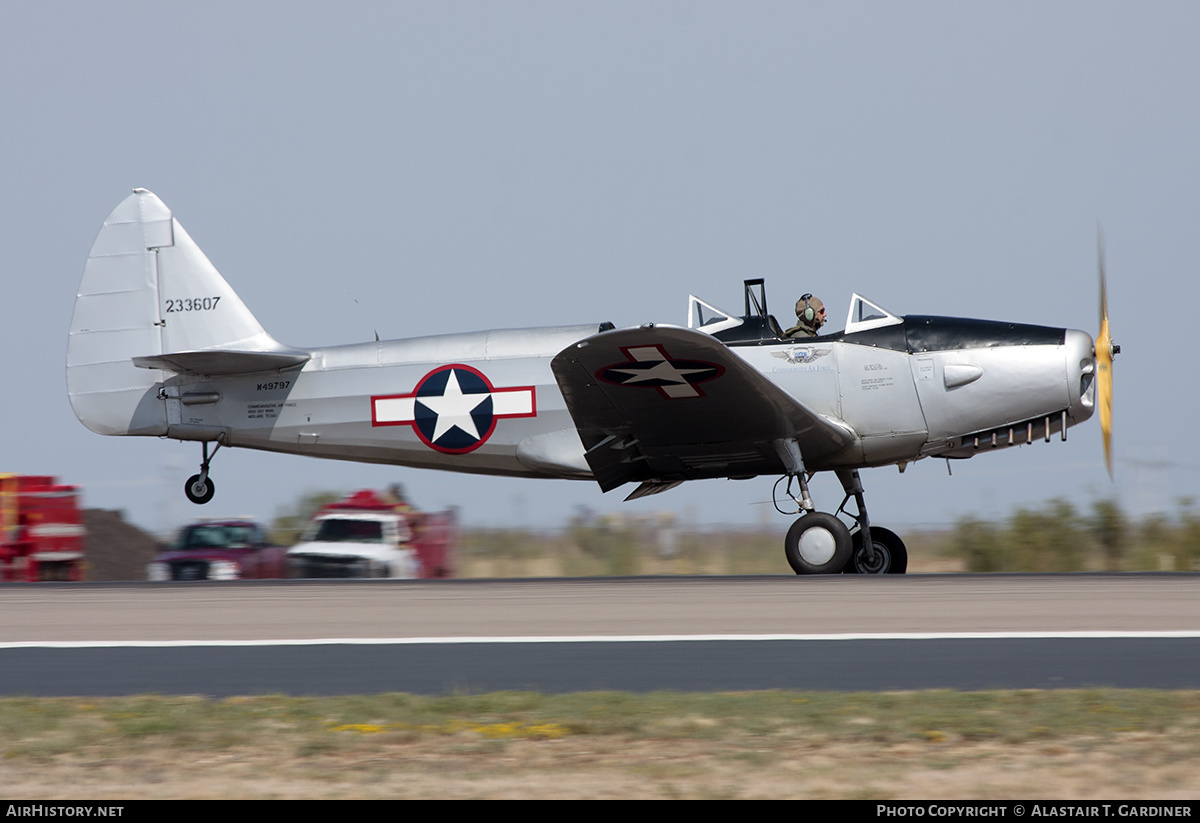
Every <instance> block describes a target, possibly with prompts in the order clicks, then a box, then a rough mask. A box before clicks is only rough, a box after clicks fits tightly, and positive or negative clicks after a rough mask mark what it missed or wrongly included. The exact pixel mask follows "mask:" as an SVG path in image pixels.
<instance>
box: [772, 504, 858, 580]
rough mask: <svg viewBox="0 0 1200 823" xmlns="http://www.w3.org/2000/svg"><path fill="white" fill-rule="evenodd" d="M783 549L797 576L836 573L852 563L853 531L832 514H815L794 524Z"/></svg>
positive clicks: (808, 515) (806, 516)
mask: <svg viewBox="0 0 1200 823" xmlns="http://www.w3.org/2000/svg"><path fill="white" fill-rule="evenodd" d="M783 546H784V552H785V553H786V554H787V560H788V565H790V566H791V567H792V571H794V572H795V573H796V574H837V573H838V572H840V571H841V570H842V569H843V568H844V567H845V566H846V563H847V562H848V561H849V560H850V551H851V541H850V530H849V529H847V528H846V524H845V523H843V522H842V521H841V520H838V519H837V518H836V517H834V516H833V515H832V514H825V513H824V512H812V513H810V514H806V515H804V516H803V517H801V518H800V519H799V520H797V521H796V522H795V523H793V524H792V527H791V528H790V529H788V533H787V538H786V539H785V540H784V544H783Z"/></svg>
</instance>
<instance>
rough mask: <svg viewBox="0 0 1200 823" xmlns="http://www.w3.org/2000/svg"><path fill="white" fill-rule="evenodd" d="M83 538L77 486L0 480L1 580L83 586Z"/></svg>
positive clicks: (39, 479) (12, 477)
mask: <svg viewBox="0 0 1200 823" xmlns="http://www.w3.org/2000/svg"><path fill="white" fill-rule="evenodd" d="M85 537H86V530H85V529H84V526H83V516H82V514H81V512H80V510H79V489H78V487H77V486H67V485H63V484H60V483H59V482H58V481H57V479H56V478H54V477H50V476H47V475H20V474H0V580H6V581H7V580H25V581H36V580H83V577H84V539H85Z"/></svg>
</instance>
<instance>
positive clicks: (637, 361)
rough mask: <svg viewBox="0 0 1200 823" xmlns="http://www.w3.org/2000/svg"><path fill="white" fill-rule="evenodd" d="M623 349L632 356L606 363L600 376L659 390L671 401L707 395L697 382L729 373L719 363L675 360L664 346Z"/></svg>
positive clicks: (598, 374)
mask: <svg viewBox="0 0 1200 823" xmlns="http://www.w3.org/2000/svg"><path fill="white" fill-rule="evenodd" d="M621 352H622V353H623V354H624V355H625V356H626V357H627V358H629V359H628V360H627V361H625V362H624V363H613V364H612V365H611V366H605V367H604V368H602V369H600V371H598V372H596V378H597V379H598V380H603V381H604V382H605V383H613V384H615V385H617V386H634V387H643V388H651V389H657V390H658V393H659V394H661V395H662V396H663V397H665V398H667V399H668V400H678V399H680V398H684V397H703V396H704V391H703V390H702V389H701V388H700V387H699V385H697V384H699V383H706V382H708V381H709V380H716V379H717V378H718V377H720V376H721V375H722V374H724V373H725V367H724V366H720V365H718V364H716V363H706V362H704V361H703V360H674V359H672V358H671V356H670V355H669V354H667V350H666V349H664V348H663V347H662V346H660V345H654V346H622V347H621Z"/></svg>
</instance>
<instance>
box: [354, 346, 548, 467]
mask: <svg viewBox="0 0 1200 823" xmlns="http://www.w3.org/2000/svg"><path fill="white" fill-rule="evenodd" d="M534 398H535V392H534V387H533V386H516V387H512V388H496V387H495V386H493V385H492V382H491V381H490V380H488V378H487V375H485V374H484V373H483V372H481V371H479V370H478V369H476V368H473V367H471V366H466V365H463V364H461V363H453V364H450V365H446V366H439V367H438V368H436V369H434V370H433V371H431V372H429V374H427V375H425V376H424V377H422V378H421V380H420V381H419V382H418V383H417V388H416V390H415V391H414V392H413V393H412V394H393V395H380V396H375V397H372V398H371V425H372V426H412V427H413V430H414V431H415V432H416V433H417V437H419V438H420V439H421V441H422V442H424V443H425V445H427V446H429V448H431V449H434V450H436V451H440V452H444V453H446V454H466V453H468V452H472V451H475V449H477V448H479V447H480V446H482V445H483V444H484V443H486V442H487V440H488V438H489V437H491V436H492V432H493V431H495V429H496V421H497V420H500V419H501V418H505V417H536V416H537V404H536V401H535V399H534Z"/></svg>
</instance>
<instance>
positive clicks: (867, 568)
mask: <svg viewBox="0 0 1200 823" xmlns="http://www.w3.org/2000/svg"><path fill="white" fill-rule="evenodd" d="M852 537H853V541H854V551H853V552H851V554H850V561H849V562H848V563H846V568H845V570H844V571H845V573H846V574H904V572H905V571H907V569H908V549H906V548H905V547H904V541H903V540H901V539H900V538H899V537H898V536H897V535H896V533H895V532H894V531H892V530H891V529H885V528H883V527H882V526H872V527H871V542H872V543H874V544H875V562H874V563H868V562H867V548H866V546H864V545H863V539H862V532H861V531H856V532H855V533H854V534H853V535H852Z"/></svg>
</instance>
